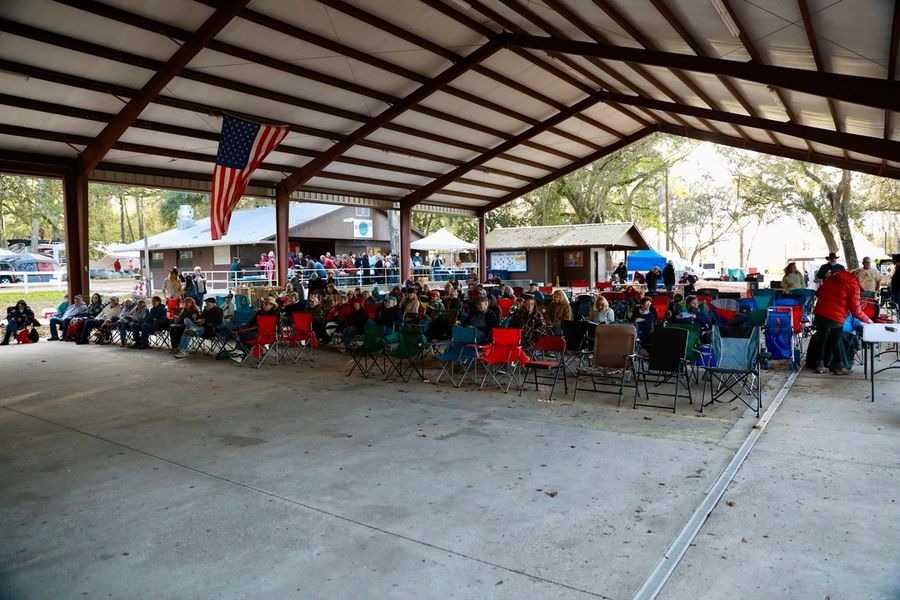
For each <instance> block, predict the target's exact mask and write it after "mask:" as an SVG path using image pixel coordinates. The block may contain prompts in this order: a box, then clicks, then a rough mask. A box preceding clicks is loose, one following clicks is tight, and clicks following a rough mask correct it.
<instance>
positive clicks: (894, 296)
mask: <svg viewBox="0 0 900 600" xmlns="http://www.w3.org/2000/svg"><path fill="white" fill-rule="evenodd" d="M891 262H893V263H894V274H893V275H891V301H892V302H893V303H894V304H900V254H894V255H893V256H892V257H891Z"/></svg>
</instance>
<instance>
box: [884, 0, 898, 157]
mask: <svg viewBox="0 0 900 600" xmlns="http://www.w3.org/2000/svg"><path fill="white" fill-rule="evenodd" d="M888 52H889V56H888V69H887V80H888V81H895V80H896V78H897V54H898V53H900V2H894V24H893V26H892V27H891V46H890V50H888ZM892 116H893V113H892V112H891V111H889V110H886V111H884V138H885V139H889V138H890V137H891V118H892Z"/></svg>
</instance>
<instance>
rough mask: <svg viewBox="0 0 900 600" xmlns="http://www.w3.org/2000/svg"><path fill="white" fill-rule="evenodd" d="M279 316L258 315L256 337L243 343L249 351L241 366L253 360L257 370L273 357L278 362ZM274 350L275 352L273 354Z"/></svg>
mask: <svg viewBox="0 0 900 600" xmlns="http://www.w3.org/2000/svg"><path fill="white" fill-rule="evenodd" d="M277 341H278V316H277V315H256V337H254V338H253V339H252V340H244V341H242V344H243V346H244V347H245V348H246V349H247V352H246V354H244V358H243V360H241V366H243V365H244V364H246V363H247V362H248V361H249V360H250V359H251V358H252V359H253V360H254V361H256V368H257V369H258V368H259V367H261V366H262V364H263V363H264V362H265V361H266V359H267V358H268V357H269V354H271V355H272V357H273V360H274V361H275V362H276V363H277V362H278V350H277V349H276V348H277ZM273 350H274V352H273Z"/></svg>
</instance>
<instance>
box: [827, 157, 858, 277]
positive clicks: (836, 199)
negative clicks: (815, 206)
mask: <svg viewBox="0 0 900 600" xmlns="http://www.w3.org/2000/svg"><path fill="white" fill-rule="evenodd" d="M852 179H853V175H852V174H851V173H850V171H848V170H846V169H844V170H843V171H842V172H841V182H840V184H838V188H837V189H836V190H829V194H828V199H829V200H830V201H831V209H832V212H833V213H834V221H835V224H836V225H837V230H838V235H839V236H840V238H841V245H843V246H844V260H845V261H846V262H847V268H848V269H851V270H852V269H857V268H859V260H858V259H857V257H856V245H855V244H854V243H853V232H852V231H851V229H850V211H849V208H850V207H849V203H850V192H851V189H850V188H851V181H852Z"/></svg>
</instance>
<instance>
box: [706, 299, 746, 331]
mask: <svg viewBox="0 0 900 600" xmlns="http://www.w3.org/2000/svg"><path fill="white" fill-rule="evenodd" d="M739 310H740V305H739V304H738V301H737V300H735V299H733V298H716V299H715V300H713V301H712V305H711V306H710V314H711V315H712V318H713V323H715V324H716V325H727V324H728V323H731V322H732V321H734V318H735V317H736V316H737V315H738V311H739Z"/></svg>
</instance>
